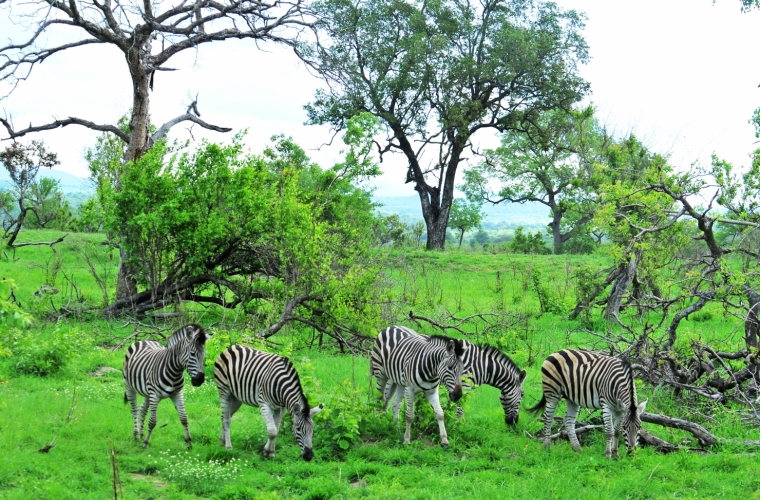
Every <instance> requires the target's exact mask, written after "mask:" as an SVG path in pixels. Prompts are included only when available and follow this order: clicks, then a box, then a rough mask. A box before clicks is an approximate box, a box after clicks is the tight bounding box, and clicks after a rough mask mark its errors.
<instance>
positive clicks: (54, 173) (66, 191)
mask: <svg viewBox="0 0 760 500" xmlns="http://www.w3.org/2000/svg"><path fill="white" fill-rule="evenodd" d="M37 175H38V176H39V177H47V178H51V179H55V180H57V181H58V182H60V183H61V191H63V195H64V197H65V198H66V200H67V201H68V202H69V205H70V206H71V207H72V208H77V207H78V206H79V205H81V204H82V203H84V202H85V201H87V200H88V199H89V198H90V197H92V195H93V194H95V186H94V185H93V184H92V183H91V182H90V180H89V179H85V178H84V177H77V176H76V175H71V174H67V173H66V172H63V171H61V170H54V169H47V168H44V169H40V171H39V173H38V174H37ZM11 186H12V183H11V177H10V175H8V171H7V170H5V168H2V167H1V166H0V189H8V188H9V187H11Z"/></svg>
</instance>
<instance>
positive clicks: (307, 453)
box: [301, 448, 314, 462]
mask: <svg viewBox="0 0 760 500" xmlns="http://www.w3.org/2000/svg"><path fill="white" fill-rule="evenodd" d="M301 458H303V459H304V460H306V461H307V462H311V459H312V458H314V451H313V450H312V449H311V448H304V449H303V452H301Z"/></svg>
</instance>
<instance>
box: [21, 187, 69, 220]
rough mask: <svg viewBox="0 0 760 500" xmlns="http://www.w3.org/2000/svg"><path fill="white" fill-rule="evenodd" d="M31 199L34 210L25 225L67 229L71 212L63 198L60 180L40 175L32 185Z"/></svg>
mask: <svg viewBox="0 0 760 500" xmlns="http://www.w3.org/2000/svg"><path fill="white" fill-rule="evenodd" d="M31 200H32V205H33V206H34V207H36V210H34V211H33V212H32V213H33V214H34V217H32V218H29V219H27V227H29V228H43V229H44V228H48V227H53V228H56V229H61V230H66V229H68V226H69V223H70V222H71V219H72V213H71V207H69V203H68V202H67V201H66V200H64V199H63V191H61V183H60V181H57V180H55V179H51V178H49V177H42V178H41V179H40V180H39V181H37V182H35V183H34V184H33V185H32V190H31Z"/></svg>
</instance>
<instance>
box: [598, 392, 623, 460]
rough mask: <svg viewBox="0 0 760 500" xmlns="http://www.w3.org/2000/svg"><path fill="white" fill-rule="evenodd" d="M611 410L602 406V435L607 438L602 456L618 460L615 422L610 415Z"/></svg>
mask: <svg viewBox="0 0 760 500" xmlns="http://www.w3.org/2000/svg"><path fill="white" fill-rule="evenodd" d="M612 413H613V412H612V409H611V408H610V407H609V406H607V405H603V406H602V418H603V419H604V434H605V436H606V437H607V449H606V450H605V452H604V455H605V456H606V457H607V458H614V459H617V458H620V455H618V450H617V443H614V441H615V421H614V418H613V415H612Z"/></svg>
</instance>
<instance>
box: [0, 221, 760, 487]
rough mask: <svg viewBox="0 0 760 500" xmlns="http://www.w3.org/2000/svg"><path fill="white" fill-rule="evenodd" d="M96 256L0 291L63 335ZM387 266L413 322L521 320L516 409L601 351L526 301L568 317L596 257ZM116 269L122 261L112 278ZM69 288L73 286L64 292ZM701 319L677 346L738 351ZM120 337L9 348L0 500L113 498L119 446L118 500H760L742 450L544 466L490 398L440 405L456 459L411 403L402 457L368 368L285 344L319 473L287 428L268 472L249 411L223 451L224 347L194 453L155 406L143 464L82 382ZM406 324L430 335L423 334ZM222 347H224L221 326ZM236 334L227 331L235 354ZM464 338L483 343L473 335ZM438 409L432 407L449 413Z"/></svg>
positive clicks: (650, 393) (74, 248) (718, 315)
mask: <svg viewBox="0 0 760 500" xmlns="http://www.w3.org/2000/svg"><path fill="white" fill-rule="evenodd" d="M22 236H25V237H27V238H28V239H29V240H37V241H41V240H50V239H54V238H55V237H57V236H58V235H57V234H56V233H54V232H44V231H36V232H29V233H27V234H23V233H22ZM22 241H23V240H22ZM100 241H102V236H99V235H76V234H72V235H69V236H68V237H67V239H66V241H65V242H64V243H63V244H60V245H57V246H56V250H57V252H58V254H59V255H60V258H61V269H60V271H59V272H58V274H57V280H56V282H55V285H56V286H58V287H60V289H61V291H60V293H59V294H56V295H52V296H46V297H45V298H44V299H35V298H34V295H33V294H34V292H35V291H36V290H37V289H38V288H39V285H40V284H45V283H46V278H47V279H49V278H50V277H51V273H50V266H49V262H50V257H51V255H52V252H51V251H50V249H49V248H47V247H29V248H23V249H19V250H18V251H17V252H16V254H15V256H12V255H10V254H9V256H8V257H9V259H8V260H3V259H0V274H2V275H3V276H6V277H11V278H13V279H14V280H15V281H16V283H17V285H18V289H17V291H16V296H17V298H18V299H19V300H20V301H21V302H22V304H23V305H24V307H25V309H27V310H32V311H33V312H34V313H35V316H36V317H37V318H51V317H52V318H56V317H58V315H56V314H54V313H52V310H53V308H55V309H56V310H59V309H60V308H61V306H65V305H66V304H69V307H73V303H72V302H71V301H72V297H76V292H73V291H72V287H71V285H70V283H69V281H74V282H75V283H76V286H77V287H78V289H79V294H80V296H82V297H84V301H85V302H84V304H85V305H96V306H97V305H99V301H102V298H101V295H100V291H99V289H98V287H97V285H96V284H95V281H94V279H93V278H92V276H91V274H90V271H89V270H88V267H87V265H86V263H84V262H83V260H82V253H81V249H82V248H83V247H86V248H90V249H92V252H100V253H99V254H93V255H98V256H100V257H101V258H106V259H107V254H106V253H105V250H104V248H103V247H102V246H100V245H99V242H100ZM386 257H387V262H388V265H387V274H388V275H389V276H390V277H391V278H392V279H393V287H394V293H395V294H396V295H397V296H398V297H400V298H403V299H404V300H405V303H404V307H407V306H408V307H407V309H412V310H414V312H415V313H418V314H423V315H426V316H430V317H433V316H435V315H440V314H442V311H443V309H444V308H445V309H446V310H448V311H450V312H451V313H453V314H455V315H457V316H463V315H466V314H471V313H473V312H477V311H490V310H504V311H507V312H510V313H512V314H518V313H519V314H521V315H522V316H524V319H523V320H522V322H521V323H520V326H519V329H517V330H516V331H511V332H506V333H504V334H503V335H502V336H501V337H498V338H497V337H495V336H494V337H492V338H489V339H488V340H490V341H498V342H502V341H503V345H505V346H509V354H510V355H512V356H513V358H514V359H515V360H516V361H517V362H518V364H520V365H521V366H523V367H525V368H526V369H527V371H528V376H527V379H526V381H525V384H524V387H525V399H524V400H523V408H525V407H528V406H532V405H533V404H535V402H536V401H537V400H538V398H539V397H540V368H539V366H540V363H541V361H542V360H543V358H544V357H545V356H546V355H547V354H548V353H550V352H552V351H554V350H556V349H558V348H561V347H566V346H568V345H570V346H586V347H588V346H590V344H591V343H592V342H593V337H592V336H590V335H588V334H587V333H583V332H578V331H577V330H578V329H579V327H580V326H581V324H580V323H579V322H577V321H569V320H567V319H565V315H555V314H544V315H540V314H538V307H539V306H538V300H537V297H536V294H535V293H534V291H532V289H531V288H530V286H526V285H525V283H526V275H527V273H528V271H529V270H530V269H534V268H535V269H540V271H541V273H542V275H543V277H544V280H545V281H546V282H547V283H551V284H552V285H553V288H552V290H553V292H555V293H556V296H557V298H558V300H560V301H562V303H563V304H566V305H571V304H572V303H573V301H574V291H573V288H572V282H571V279H570V278H569V276H572V272H573V269H575V268H577V267H578V266H581V265H588V266H592V267H595V268H599V269H601V268H604V266H606V265H608V261H607V259H606V258H605V257H604V256H603V255H602V256H592V257H574V256H570V257H565V256H561V257H552V256H539V257H536V256H515V255H504V254H502V255H489V254H484V253H473V252H464V251H461V252H459V251H447V252H437V253H429V252H422V251H420V252H416V251H405V252H395V251H394V252H391V253H389V254H388V255H386ZM14 259H17V260H14ZM115 261H116V256H115V255H114V261H113V264H112V267H111V268H110V270H111V271H113V272H115V269H116V268H115V265H116V263H115ZM108 262H110V261H108ZM46 263H47V264H46ZM64 272H65V273H66V275H67V276H69V278H68V279H64V278H63V275H62V273H64ZM497 273H499V279H498V280H497ZM63 284H67V285H66V286H68V288H65V286H64V285H63ZM709 312H710V314H711V316H710V317H707V316H708V315H705V317H703V318H700V319H699V320H690V321H686V322H684V323H683V324H682V326H681V329H679V333H680V335H681V336H682V337H683V338H686V339H688V338H689V337H701V338H706V339H711V340H713V341H716V342H718V343H719V344H726V345H731V344H734V343H736V342H739V341H740V340H741V329H740V325H738V324H737V323H736V322H735V321H734V320H733V319H732V318H724V317H723V315H722V312H721V311H720V310H714V309H710V310H709ZM191 317H194V318H195V319H198V320H199V321H201V322H202V323H203V324H205V325H208V324H210V323H212V322H213V321H217V320H218V319H219V318H220V316H219V315H218V313H216V312H215V311H214V310H213V309H210V310H208V311H206V312H204V313H202V315H201V313H198V315H197V316H192V315H191ZM124 323H125V322H124V321H122V322H106V321H104V320H101V319H99V318H97V317H96V316H92V315H89V314H81V315H79V316H77V315H75V316H74V317H73V318H72V317H70V318H68V319H66V318H63V319H61V320H60V321H59V322H58V323H57V324H54V323H52V322H46V321H41V320H39V319H38V321H37V322H36V323H35V325H34V326H33V327H32V329H30V330H29V331H28V332H27V334H28V335H30V336H31V338H32V340H33V343H34V345H43V346H53V347H57V348H60V349H62V350H63V352H65V353H68V354H67V356H68V357H67V358H66V359H65V361H66V363H65V365H64V366H63V367H62V368H61V369H60V371H58V372H56V373H54V374H51V375H49V376H46V377H40V376H34V375H26V374H23V372H22V371H20V368H19V366H20V365H19V360H21V359H22V356H21V355H22V353H23V352H31V351H28V350H29V349H31V347H30V346H29V344H28V342H27V343H26V344H25V343H24V341H19V342H20V343H16V344H13V345H15V346H16V347H15V349H16V351H15V354H14V356H11V357H8V358H4V359H0V498H9V499H22V498H23V499H26V498H45V499H58V498H62V499H63V498H72V499H80V498H94V499H101V498H113V496H114V494H113V472H112V463H111V451H112V447H113V451H114V452H115V456H116V459H117V461H118V472H119V475H120V478H121V488H122V490H123V494H124V498H130V499H149V498H167V499H191V498H223V499H245V498H310V499H319V498H357V497H365V498H574V499H575V498H584V499H585V498H604V499H606V498H665V497H669V498H672V497H679V498H724V497H725V498H760V476H759V475H758V474H757V470H758V467H760V459H758V457H757V456H755V455H751V454H749V453H751V452H752V450H748V449H746V448H744V447H742V446H738V445H729V444H726V445H722V446H716V447H714V448H712V449H710V450H709V454H707V455H699V454H696V453H691V452H687V451H682V452H679V453H676V454H671V455H662V454H659V453H657V452H655V451H654V450H653V449H651V448H640V449H639V450H638V451H637V452H636V453H635V454H634V455H631V456H623V458H622V459H621V460H619V461H609V460H607V459H605V457H604V447H605V443H604V436H603V434H602V433H596V434H593V435H590V436H588V437H587V438H586V440H585V441H583V444H584V450H583V452H582V453H580V454H577V453H574V452H573V451H572V450H571V449H570V446H569V444H568V443H567V442H558V443H556V444H555V445H554V446H553V447H552V449H551V450H549V451H547V450H545V449H543V447H542V446H541V443H540V441H537V440H535V439H532V438H530V437H529V436H528V434H531V435H535V434H536V432H538V431H539V430H540V429H541V428H542V424H541V423H540V422H539V421H538V418H537V417H536V416H534V415H532V414H530V413H528V412H526V411H523V412H522V413H521V416H520V422H519V424H518V425H517V427H516V428H514V429H511V428H507V427H506V426H505V425H504V423H503V412H502V409H501V407H500V405H499V401H498V392H497V391H496V390H495V389H493V388H491V387H487V386H483V387H479V388H477V389H475V390H473V391H471V392H470V393H469V394H467V396H466V397H465V399H464V400H463V403H462V405H463V407H464V409H465V417H464V419H463V420H462V421H461V422H456V421H455V419H454V418H453V415H454V407H453V405H451V404H448V405H446V411H447V419H446V426H447V430H448V434H449V440H450V443H451V448H450V449H449V450H448V451H445V450H443V449H442V448H441V447H440V446H439V444H438V443H439V438H438V431H437V425H436V423H435V421H434V419H433V417H432V412H431V411H430V409H429V406H428V405H427V403H426V402H425V401H424V400H422V398H419V401H418V402H417V420H416V421H415V425H414V426H413V430H412V444H411V445H403V444H402V442H403V431H404V427H403V424H400V425H398V424H397V423H395V422H393V421H392V419H391V414H390V412H388V413H387V414H381V413H378V409H377V403H376V402H375V398H376V397H377V396H378V395H379V393H377V391H375V390H374V387H373V386H372V385H371V384H370V381H369V380H368V375H369V374H368V372H369V369H368V361H367V359H366V357H355V358H352V357H350V356H345V355H343V356H341V355H337V354H336V353H334V352H332V351H330V350H323V351H319V350H305V349H303V348H302V347H299V346H300V345H302V344H303V343H302V342H299V337H298V336H297V334H296V333H295V332H294V331H292V330H289V331H287V332H284V333H282V334H280V335H279V336H278V337H277V338H276V340H277V342H279V343H280V344H281V346H280V347H277V349H280V350H290V349H291V348H290V347H288V345H289V344H293V345H294V346H295V347H293V349H294V351H293V353H292V355H291V358H292V359H293V361H294V364H295V365H296V367H297V368H298V369H299V372H300V374H301V377H302V381H303V382H304V386H305V387H306V388H307V395H308V397H309V400H310V402H311V403H312V404H317V403H319V402H322V403H324V404H325V405H326V409H325V411H324V412H323V413H322V414H320V415H319V416H317V417H316V418H315V424H316V429H315V435H314V449H315V454H316V458H315V459H314V460H313V461H312V462H309V463H306V462H304V461H303V460H301V459H300V450H299V449H298V447H297V446H296V444H295V442H294V439H293V436H292V433H291V431H290V420H289V417H286V420H285V422H284V423H283V426H282V432H281V434H280V437H279V438H278V441H277V455H276V457H275V458H274V459H264V458H262V457H261V454H260V452H261V450H262V448H263V446H264V443H265V442H266V428H265V426H264V422H263V419H262V418H261V415H260V413H259V410H258V409H256V408H251V407H243V408H242V409H241V410H240V411H239V412H238V413H237V414H236V415H235V417H234V418H233V420H232V427H231V437H232V444H233V447H234V449H233V451H227V450H225V449H224V448H223V447H221V446H220V445H219V434H220V432H221V418H220V409H219V401H218V396H217V393H216V388H215V386H214V384H213V376H212V364H213V357H214V355H215V354H216V353H217V352H218V351H219V350H220V349H221V347H222V346H221V345H214V346H213V348H212V347H209V356H208V358H207V373H206V375H207V380H208V381H209V382H207V383H206V384H204V385H203V386H201V387H199V388H193V387H192V386H191V385H190V384H186V386H185V399H186V406H187V412H188V415H189V422H190V432H191V434H192V437H193V443H194V446H193V449H192V451H186V449H185V444H184V440H183V436H182V427H181V425H180V423H179V419H178V417H177V414H176V411H175V410H174V408H173V406H172V404H171V403H170V402H169V401H163V402H162V403H161V404H160V405H159V411H158V426H157V427H156V429H155V431H154V433H153V436H152V439H151V445H150V447H149V448H148V449H147V450H143V448H142V444H141V443H136V442H134V441H133V440H132V418H131V414H130V411H129V407H128V406H127V405H125V404H124V403H123V389H124V388H123V383H122V381H121V375H120V374H119V373H118V372H109V373H106V374H104V375H102V376H100V377H94V376H91V375H88V373H91V372H93V371H95V370H96V369H98V368H99V367H101V366H109V367H113V368H115V369H120V368H121V366H122V362H123V356H124V351H125V348H124V347H119V348H116V349H114V346H115V345H116V344H117V342H118V341H119V340H120V339H123V338H124V337H126V336H127V335H129V334H130V333H133V332H134V328H135V327H134V325H126V326H125V325H124ZM408 324H409V325H410V326H413V327H415V328H417V329H419V330H420V331H422V332H425V333H433V329H432V328H431V327H429V326H425V325H421V326H417V325H414V324H411V323H408ZM598 326H599V329H598V331H606V329H607V328H608V327H609V328H612V327H611V326H610V325H606V324H602V323H600V324H599V325H598ZM520 329H522V330H520ZM217 332H218V335H219V336H218V337H217V338H219V339H221V338H222V337H223V335H221V333H223V330H222V329H221V327H220V328H217ZM14 335H17V334H11V333H10V332H8V331H0V342H3V344H4V345H6V346H7V345H11V344H12V342H11V343H9V340H13V339H15V338H16V337H15V336H14ZM236 335H237V332H236V331H235V330H234V329H233V330H232V332H231V337H232V338H233V340H234V338H235V337H236ZM471 338H473V339H475V340H477V339H478V338H479V339H480V340H483V338H482V336H479V335H478V334H476V332H472V334H471ZM25 349H27V351H25ZM35 355H36V354H35ZM639 391H640V398H642V399H643V398H644V397H649V406H648V407H647V410H648V411H650V412H658V413H664V414H668V415H672V416H675V417H683V418H689V419H691V420H694V421H697V422H700V423H702V424H703V425H705V426H706V427H707V428H708V429H709V430H710V431H711V432H713V433H714V434H716V435H718V436H720V437H722V438H726V439H730V440H747V439H754V440H758V439H760V431H759V430H758V429H757V428H752V427H749V426H747V425H746V424H744V423H743V422H742V421H741V414H740V413H738V412H737V410H738V408H731V407H729V408H723V407H720V406H714V405H711V404H708V403H701V404H695V403H693V402H691V403H690V404H689V405H686V404H685V400H684V399H681V398H675V397H674V396H673V394H672V392H670V391H668V390H665V389H658V390H654V389H653V388H651V387H647V386H644V385H640V386H639ZM446 399H447V398H446V397H445V396H443V397H442V400H443V401H444V402H446ZM559 413H560V414H562V410H560V412H559ZM343 417H346V418H356V419H357V420H358V421H359V422H360V423H359V425H358V436H356V437H355V438H353V439H352V442H351V445H350V447H349V448H348V449H347V450H343V449H341V447H340V446H339V445H338V442H339V439H338V438H336V424H337V423H339V422H340V419H341V418H343ZM581 418H582V419H587V418H589V415H588V413H587V412H585V411H584V412H583V413H582V414H581ZM645 427H646V428H647V429H648V430H649V431H650V432H652V433H654V434H656V435H658V436H660V437H662V438H663V439H666V440H668V441H670V442H673V443H679V444H682V445H683V446H684V447H685V448H686V447H697V444H696V443H695V442H694V440H693V439H692V438H691V435H689V434H687V433H683V432H680V431H675V430H670V429H663V428H660V427H657V426H653V425H649V424H645ZM53 439H55V443H56V445H55V446H54V447H53V448H52V449H51V450H50V451H49V453H47V454H43V453H39V452H38V450H39V449H41V448H43V447H44V446H45V445H48V444H49V443H50V442H51V441H52V440H53ZM119 498H121V493H120V494H119Z"/></svg>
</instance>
